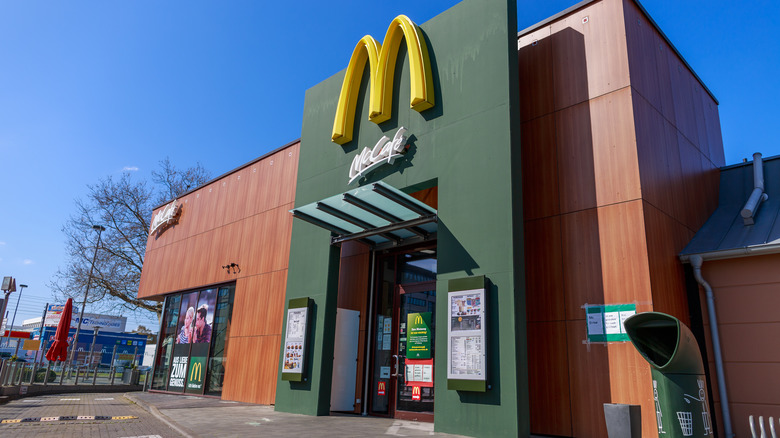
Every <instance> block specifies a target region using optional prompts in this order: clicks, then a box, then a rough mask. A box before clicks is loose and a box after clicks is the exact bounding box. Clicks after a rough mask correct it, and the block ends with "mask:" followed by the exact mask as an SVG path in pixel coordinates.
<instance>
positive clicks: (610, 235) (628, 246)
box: [598, 200, 652, 312]
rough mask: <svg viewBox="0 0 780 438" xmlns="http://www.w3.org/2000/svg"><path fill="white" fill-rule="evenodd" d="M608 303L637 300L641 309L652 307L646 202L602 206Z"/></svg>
mask: <svg viewBox="0 0 780 438" xmlns="http://www.w3.org/2000/svg"><path fill="white" fill-rule="evenodd" d="M598 218H599V240H600V246H601V266H602V273H603V274H602V275H603V281H604V303H632V302H637V303H638V304H637V312H643V311H648V310H652V307H651V305H650V303H651V302H652V295H651V289H650V269H649V266H648V263H649V262H648V253H647V241H646V237H645V227H644V214H643V209H642V201H641V200H637V201H632V202H625V203H622V204H615V205H609V206H606V207H601V208H599V209H598Z"/></svg>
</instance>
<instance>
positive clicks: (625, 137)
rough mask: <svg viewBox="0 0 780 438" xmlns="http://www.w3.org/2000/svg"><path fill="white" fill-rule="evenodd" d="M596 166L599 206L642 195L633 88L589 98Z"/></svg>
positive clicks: (594, 162) (597, 200)
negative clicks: (632, 98)
mask: <svg viewBox="0 0 780 438" xmlns="http://www.w3.org/2000/svg"><path fill="white" fill-rule="evenodd" d="M590 117H591V122H592V133H593V167H594V173H595V175H596V202H597V203H598V205H599V206H602V205H609V204H614V203H616V202H625V201H630V200H633V199H638V198H640V197H641V188H640V180H639V163H638V158H637V151H636V138H635V132H634V120H633V109H632V104H631V90H630V89H629V88H624V89H621V90H618V91H615V92H613V93H609V94H606V95H603V96H600V97H597V98H595V99H592V100H591V101H590Z"/></svg>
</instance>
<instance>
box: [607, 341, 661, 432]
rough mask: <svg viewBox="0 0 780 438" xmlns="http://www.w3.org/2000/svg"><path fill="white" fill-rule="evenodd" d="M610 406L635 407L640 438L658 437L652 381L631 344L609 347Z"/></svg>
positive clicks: (623, 343)
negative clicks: (639, 414) (640, 414)
mask: <svg viewBox="0 0 780 438" xmlns="http://www.w3.org/2000/svg"><path fill="white" fill-rule="evenodd" d="M607 349H608V354H609V369H610V391H611V399H612V401H611V403H623V404H638V405H639V406H640V409H641V411H642V412H643V413H648V412H649V413H650V414H647V415H644V414H643V415H642V436H657V433H658V428H657V427H658V426H657V423H656V419H655V415H652V413H654V412H655V402H654V400H653V389H652V388H653V378H652V375H651V371H650V367H649V366H648V365H647V362H646V361H645V360H644V359H643V358H642V356H640V355H639V353H638V352H637V351H636V348H634V346H633V345H632V344H631V343H630V342H618V343H612V344H608V346H607Z"/></svg>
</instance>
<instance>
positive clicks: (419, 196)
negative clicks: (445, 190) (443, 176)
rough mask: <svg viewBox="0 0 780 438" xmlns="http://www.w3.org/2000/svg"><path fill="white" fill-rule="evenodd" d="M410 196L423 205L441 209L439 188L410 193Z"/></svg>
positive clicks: (434, 187)
mask: <svg viewBox="0 0 780 438" xmlns="http://www.w3.org/2000/svg"><path fill="white" fill-rule="evenodd" d="M409 196H411V197H412V198H414V199H416V200H418V201H420V202H422V203H423V204H425V205H427V206H429V207H431V208H435V209H437V210H438V209H439V186H433V187H430V188H427V189H423V190H419V191H416V192H414V193H410V194H409Z"/></svg>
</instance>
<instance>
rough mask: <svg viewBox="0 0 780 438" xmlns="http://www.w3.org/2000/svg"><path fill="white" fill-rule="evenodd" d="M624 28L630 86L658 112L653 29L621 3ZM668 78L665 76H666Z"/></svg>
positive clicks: (658, 79) (632, 7) (633, 8)
mask: <svg viewBox="0 0 780 438" xmlns="http://www.w3.org/2000/svg"><path fill="white" fill-rule="evenodd" d="M623 13H624V15H625V24H626V45H627V51H628V66H629V73H630V78H631V86H632V87H633V88H634V90H635V91H636V92H638V93H639V94H640V95H641V96H642V97H643V98H644V99H645V100H647V101H648V102H649V104H650V105H651V106H652V107H653V108H655V109H656V110H657V111H658V112H661V107H662V103H661V102H662V98H661V93H662V90H661V79H662V78H661V77H659V75H658V57H659V55H660V56H666V55H665V54H663V53H662V52H660V53H659V47H658V44H657V43H656V38H655V34H656V30H655V26H653V25H652V23H650V22H649V21H648V20H647V18H646V17H645V16H644V14H643V13H642V12H640V11H639V9H638V8H637V7H636V4H635V3H634V2H633V1H624V2H623ZM667 76H668V74H667Z"/></svg>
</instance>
